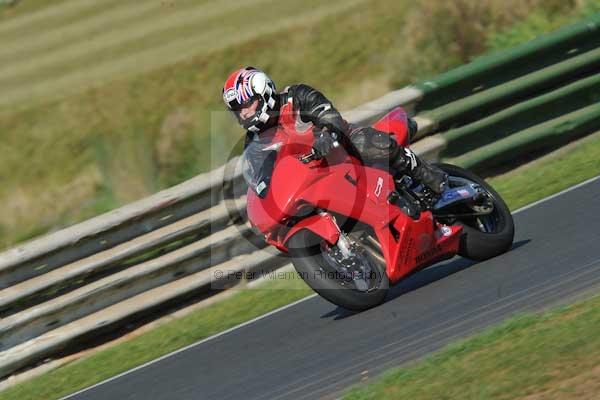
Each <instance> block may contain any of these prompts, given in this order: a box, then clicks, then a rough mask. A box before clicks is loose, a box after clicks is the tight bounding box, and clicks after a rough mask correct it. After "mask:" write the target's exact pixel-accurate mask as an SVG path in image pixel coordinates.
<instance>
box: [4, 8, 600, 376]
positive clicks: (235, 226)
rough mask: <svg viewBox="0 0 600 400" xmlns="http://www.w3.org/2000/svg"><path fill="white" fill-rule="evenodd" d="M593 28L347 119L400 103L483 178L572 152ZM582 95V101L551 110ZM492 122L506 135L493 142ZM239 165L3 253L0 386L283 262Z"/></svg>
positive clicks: (577, 29)
mask: <svg viewBox="0 0 600 400" xmlns="http://www.w3.org/2000/svg"><path fill="white" fill-rule="evenodd" d="M599 20H600V16H598V17H594V18H592V19H590V20H588V21H585V22H584V23H580V24H576V25H574V26H572V27H569V28H565V29H563V30H561V31H559V32H557V33H554V34H550V35H547V36H544V37H542V38H539V39H538V40H536V41H534V42H532V43H529V44H526V45H524V46H520V47H517V48H516V49H512V50H509V51H507V52H502V53H500V54H497V55H492V56H489V57H484V58H482V59H480V60H477V61H475V62H474V63H472V64H470V65H467V66H463V67H460V68H458V69H456V70H453V71H450V72H448V73H446V74H443V75H441V76H440V77H438V78H435V79H433V80H430V81H427V82H423V83H421V84H417V85H415V86H413V87H407V88H404V89H401V90H397V91H395V92H392V93H389V94H387V95H386V96H383V97H382V98H380V99H377V100H375V101H372V102H370V103H367V104H365V105H363V106H361V107H358V108H357V109H356V110H352V111H350V112H348V113H345V114H344V115H345V117H346V118H347V119H348V120H349V121H350V122H352V123H356V124H366V123H369V122H370V121H373V120H374V119H376V118H377V117H379V116H380V115H381V114H383V113H384V112H385V111H387V110H389V109H391V108H393V107H395V106H398V105H402V106H404V107H406V108H407V109H409V110H416V112H417V115H416V116H415V119H416V120H417V121H418V123H419V132H418V134H417V138H423V140H419V141H417V142H416V143H415V144H414V146H413V148H414V149H415V150H416V151H417V153H419V154H421V155H423V156H426V157H427V158H430V159H437V158H439V155H440V152H442V153H441V154H442V156H444V149H445V148H446V142H447V141H448V140H450V143H451V144H452V146H451V154H452V155H453V156H454V157H456V158H455V161H457V162H459V163H462V164H463V165H469V166H473V167H476V168H477V169H478V170H479V169H485V168H486V167H489V166H493V165H494V164H495V163H496V162H498V161H502V160H509V159H511V158H512V157H514V155H515V154H519V152H523V151H527V152H531V151H534V150H535V151H537V150H539V149H540V148H545V147H546V146H547V145H548V144H552V145H553V146H556V145H557V144H563V143H566V142H568V141H570V140H572V139H574V138H577V137H580V136H582V135H585V134H587V133H588V132H591V131H594V130H597V129H598V121H599V120H600V118H599V116H598V111H599V110H598V107H597V104H595V103H598V102H597V101H595V102H594V99H597V97H595V96H597V91H596V88H597V86H596V84H597V81H596V76H597V74H598V67H599V64H598V59H599V58H600V57H598V56H599V54H598V51H599V48H600V37H599V36H600V35H598V21H599ZM579 95H585V96H587V97H585V99H586V100H585V101H579V100H577V101H573V102H572V103H571V104H570V106H569V107H565V108H564V110H560V109H557V108H556V107H555V106H556V105H557V104H559V103H560V99H572V98H574V97H577V96H579ZM590 99H591V100H590ZM549 107H551V109H552V112H548V116H545V117H544V118H541V117H540V118H538V119H532V121H531V122H530V123H525V124H523V125H520V126H518V127H517V128H516V129H512V130H511V128H510V124H507V123H506V119H507V118H508V119H510V118H512V117H515V116H516V115H522V114H521V113H526V112H531V110H538V111H540V110H542V111H543V110H548V109H549ZM503 113H504V114H503ZM548 119H550V121H548ZM500 122H502V123H500ZM465 124H468V125H465ZM477 124H480V125H477ZM492 126H493V127H497V128H499V129H501V130H504V129H505V131H504V132H498V133H495V132H494V133H493V134H491V135H488V130H489V129H490V127H492ZM448 128H452V129H453V130H451V131H450V132H444V131H445V130H447V129H448ZM433 134H435V135H433ZM432 135H433V136H432ZM426 136H427V137H426ZM475 136H476V137H477V141H478V145H477V146H476V147H468V146H465V149H467V150H469V151H468V152H466V153H467V154H465V151H463V152H462V153H461V152H460V151H457V150H456V149H457V146H456V143H455V142H454V141H456V140H459V139H461V137H462V139H461V140H471V139H472V138H473V137H475ZM488 136H489V137H488ZM465 137H466V138H469V139H464V138H465ZM484 137H485V139H484ZM237 161H238V160H237V159H234V160H232V161H231V162H230V163H228V164H226V165H225V166H222V167H220V168H217V169H216V170H214V171H211V172H210V173H206V174H203V175H200V176H198V177H196V178H193V179H191V180H189V181H187V182H184V183H182V184H180V185H177V186H175V187H173V188H170V189H166V190H164V191H162V192H159V193H157V194H155V195H153V196H150V197H148V198H146V199H143V200H140V201H138V202H135V203H132V204H130V205H127V206H125V207H122V208H120V209H118V210H115V211H113V212H110V213H107V214H104V215H101V216H99V217H96V218H93V219H91V220H89V221H86V222H84V223H81V224H78V225H75V226H73V227H70V228H67V229H64V230H62V231H59V232H55V233H52V234H50V235H47V236H45V237H42V238H40V239H36V240H34V241H31V242H29V243H26V244H23V245H20V246H18V247H16V248H14V249H11V250H8V251H6V252H3V253H1V254H0V316H1V317H2V320H0V378H1V377H3V376H6V375H8V374H11V373H13V372H14V371H16V370H18V369H20V368H23V367H26V366H28V365H30V364H31V363H34V362H37V361H39V360H40V359H43V358H47V357H51V356H52V354H54V353H55V352H57V351H59V350H61V349H64V348H65V347H66V346H69V344H70V343H72V342H74V341H77V340H80V339H82V338H89V337H93V336H94V335H98V334H101V333H103V332H106V331H107V330H110V329H114V328H117V327H120V326H122V325H124V324H127V323H129V322H131V321H132V320H133V319H135V318H137V317H139V316H141V315H145V314H148V313H150V312H152V311H154V310H157V309H158V308H160V307H163V306H164V305H165V304H174V303H176V302H177V301H180V300H181V299H183V298H187V297H190V296H192V297H193V296H196V297H197V296H200V295H206V294H207V293H208V292H209V290H210V289H211V285H213V287H214V284H218V285H219V286H222V285H225V286H228V285H234V284H235V283H236V281H235V280H233V281H229V280H223V279H219V280H217V281H215V280H214V279H213V278H214V273H215V272H217V271H221V272H222V271H239V272H243V271H256V270H263V271H268V270H271V269H274V268H277V267H279V266H281V265H284V264H287V263H288V262H289V260H288V259H287V258H285V257H281V256H278V255H274V254H272V253H271V250H268V251H267V250H265V249H261V248H262V246H264V243H263V242H262V240H260V239H259V238H257V237H254V236H252V235H251V231H250V229H249V227H248V225H247V224H246V223H245V216H244V209H245V200H244V198H243V196H242V195H243V194H244V193H245V187H244V185H243V183H242V179H241V174H240V173H239V168H236V166H238V164H237ZM224 193H225V195H224Z"/></svg>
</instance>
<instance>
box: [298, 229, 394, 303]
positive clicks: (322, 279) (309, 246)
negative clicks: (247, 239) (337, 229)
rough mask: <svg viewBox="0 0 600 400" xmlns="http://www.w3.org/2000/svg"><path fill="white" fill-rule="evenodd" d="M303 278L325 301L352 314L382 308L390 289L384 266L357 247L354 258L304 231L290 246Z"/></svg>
mask: <svg viewBox="0 0 600 400" xmlns="http://www.w3.org/2000/svg"><path fill="white" fill-rule="evenodd" d="M287 245H288V249H289V252H290V255H291V256H292V262H293V264H294V267H295V268H296V271H297V272H298V274H299V275H300V277H301V278H302V279H303V280H304V281H305V282H306V284H307V285H308V286H310V287H311V288H312V289H313V290H314V291H315V292H317V293H318V294H319V295H320V296H321V297H323V298H325V299H326V300H328V301H330V302H332V303H333V304H336V305H338V306H340V307H343V308H346V309H348V310H352V311H362V310H366V309H369V308H372V307H375V306H377V305H379V304H381V303H382V302H383V301H384V299H385V296H386V294H387V291H388V288H389V279H388V277H387V274H386V272H385V266H384V265H381V263H380V262H377V261H376V260H375V259H374V258H373V256H371V255H370V254H369V253H368V252H367V251H365V250H364V249H362V248H361V247H360V246H359V245H357V244H356V243H354V242H353V243H352V247H351V251H352V255H351V256H345V257H344V256H343V255H342V253H343V252H342V251H341V249H340V248H339V247H338V245H337V244H336V245H329V244H328V243H327V242H326V241H325V240H324V239H323V238H321V237H320V236H318V235H316V234H314V233H313V232H311V231H309V230H307V229H302V230H300V231H298V232H297V233H295V234H294V235H293V236H292V237H291V238H290V239H289V240H288V242H287Z"/></svg>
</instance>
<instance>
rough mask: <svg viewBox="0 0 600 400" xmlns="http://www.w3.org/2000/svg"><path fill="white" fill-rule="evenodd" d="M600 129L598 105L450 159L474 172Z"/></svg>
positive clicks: (599, 107)
mask: <svg viewBox="0 0 600 400" xmlns="http://www.w3.org/2000/svg"><path fill="white" fill-rule="evenodd" d="M598 129H600V103H598V104H594V105H591V106H588V107H585V108H583V109H581V110H577V111H575V112H572V113H569V114H567V115H563V116H561V117H559V118H555V119H553V120H550V121H547V122H544V123H543V124H539V125H536V126H533V127H531V128H528V129H525V130H524V131H522V132H519V133H518V134H517V135H512V136H509V137H507V138H505V139H502V140H499V141H497V142H494V143H491V144H489V145H487V146H483V147H481V148H478V149H476V150H473V151H472V152H470V153H467V154H464V155H462V156H460V157H457V158H455V159H451V160H450V162H453V163H455V164H458V165H462V166H464V167H465V168H471V169H474V170H475V171H477V170H481V169H482V168H483V166H485V167H486V168H490V167H494V166H497V165H498V164H501V163H507V162H510V161H512V160H515V159H518V158H520V157H524V156H526V155H528V154H531V153H532V152H534V151H537V152H540V151H543V150H546V149H553V148H556V147H558V146H560V145H563V144H565V143H568V142H570V141H572V140H574V139H577V138H580V137H582V136H585V135H589V134H591V133H594V132H596V131H597V130H598Z"/></svg>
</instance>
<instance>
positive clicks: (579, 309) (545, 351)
mask: <svg viewBox="0 0 600 400" xmlns="http://www.w3.org/2000/svg"><path fill="white" fill-rule="evenodd" d="M599 328H600V296H596V297H594V298H592V299H589V300H586V301H582V302H578V303H576V304H573V305H570V306H567V307H562V308H560V309H557V310H553V311H551V312H548V313H545V314H543V315H524V316H519V317H514V318H511V319H510V320H508V321H506V322H504V323H503V324H501V325H500V326H498V327H495V328H492V329H490V330H487V331H486V332H484V333H480V334H478V335H476V336H474V337H472V338H470V339H468V340H465V341H462V342H460V343H457V344H454V345H451V346H449V347H447V348H446V349H445V350H443V351H442V352H440V353H437V354H436V355H433V356H430V357H428V358H426V359H425V360H423V361H421V362H419V363H417V364H415V365H413V366H411V367H406V368H397V369H394V370H391V371H389V372H387V373H386V374H384V376H382V377H381V378H380V379H379V380H378V381H377V382H376V383H373V384H370V385H367V386H364V387H362V388H355V389H353V390H351V391H350V392H348V393H347V395H346V396H345V397H344V398H345V399H347V400H367V399H377V400H385V399H411V400H419V399H439V400H443V399H502V400H508V399H528V400H534V399H546V400H550V399H561V400H564V399H578V400H579V399H597V398H598V397H595V396H597V395H598V393H599V390H600V359H599V358H598V352H599V350H598V349H600V335H598V334H597V333H598V329H599Z"/></svg>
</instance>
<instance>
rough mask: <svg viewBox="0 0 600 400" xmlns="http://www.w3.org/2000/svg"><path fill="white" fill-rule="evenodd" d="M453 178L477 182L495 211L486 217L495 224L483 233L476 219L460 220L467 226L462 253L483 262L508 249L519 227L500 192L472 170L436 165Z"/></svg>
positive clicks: (462, 238)
mask: <svg viewBox="0 0 600 400" xmlns="http://www.w3.org/2000/svg"><path fill="white" fill-rule="evenodd" d="M436 165H437V166H438V167H439V168H441V169H442V170H444V171H445V172H446V173H447V174H448V175H449V176H450V177H452V176H455V177H459V178H464V179H467V180H470V181H472V182H474V183H477V184H478V185H480V186H481V187H482V188H484V189H485V190H486V191H487V192H488V194H489V195H490V196H491V197H492V200H493V204H494V211H493V212H492V214H490V215H489V216H486V218H490V219H491V220H490V224H493V230H492V231H491V232H483V231H482V230H480V229H478V228H477V227H476V226H473V225H474V223H473V221H468V220H464V219H463V220H461V221H459V222H458V224H460V225H461V226H462V227H463V236H462V237H461V242H460V248H459V251H458V254H459V255H461V256H463V257H466V258H470V259H472V260H477V261H483V260H487V259H489V258H492V257H496V256H497V255H500V254H502V253H505V252H506V251H508V250H509V249H510V248H511V246H512V243H513V239H514V235H515V226H514V222H513V218H512V214H511V213H510V210H509V209H508V206H507V205H506V203H504V200H502V198H501V197H500V195H499V194H498V193H497V192H496V191H495V190H494V189H493V188H492V187H491V186H490V185H489V184H488V183H487V182H486V181H485V180H483V179H482V178H480V177H479V176H477V175H476V174H474V173H473V172H471V171H468V170H466V169H464V168H461V167H458V166H456V165H451V164H436Z"/></svg>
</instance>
